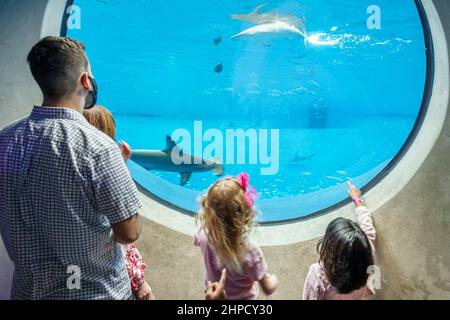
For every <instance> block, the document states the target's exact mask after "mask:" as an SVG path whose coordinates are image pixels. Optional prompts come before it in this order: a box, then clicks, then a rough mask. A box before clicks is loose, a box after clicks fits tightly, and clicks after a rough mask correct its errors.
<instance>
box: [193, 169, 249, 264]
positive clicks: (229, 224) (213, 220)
mask: <svg viewBox="0 0 450 320" xmlns="http://www.w3.org/2000/svg"><path fill="white" fill-rule="evenodd" d="M254 216H255V213H254V210H253V208H252V206H250V204H249V203H248V202H247V200H246V199H245V195H244V190H243V189H242V186H241V185H240V182H239V180H238V179H235V178H225V179H222V180H219V181H218V182H216V183H215V184H213V185H212V186H211V187H210V188H209V189H208V191H207V193H206V195H205V197H204V198H203V200H202V204H201V210H200V213H199V215H198V217H197V218H198V220H199V221H200V224H201V228H202V229H203V230H204V231H205V233H206V235H207V237H208V240H209V242H210V244H211V246H212V247H213V249H214V251H215V253H216V256H217V260H218V261H217V262H218V263H219V265H221V266H223V265H225V266H227V268H230V269H231V270H232V271H235V272H241V271H242V268H241V261H242V258H243V255H244V254H245V248H246V244H245V237H246V235H247V234H248V232H249V231H250V229H251V227H252V224H253V219H254Z"/></svg>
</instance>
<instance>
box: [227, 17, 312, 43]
mask: <svg viewBox="0 0 450 320" xmlns="http://www.w3.org/2000/svg"><path fill="white" fill-rule="evenodd" d="M283 32H285V33H296V34H299V35H302V36H303V33H302V32H301V31H300V30H299V29H297V28H296V27H294V26H292V25H289V24H287V23H286V22H283V21H274V22H271V23H265V24H259V25H256V26H254V27H251V28H248V29H245V30H244V31H242V32H240V33H238V34H235V35H234V36H232V37H231V38H233V39H234V38H238V37H242V36H244V35H255V34H259V33H283Z"/></svg>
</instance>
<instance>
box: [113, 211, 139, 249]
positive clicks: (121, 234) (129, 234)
mask: <svg viewBox="0 0 450 320" xmlns="http://www.w3.org/2000/svg"><path fill="white" fill-rule="evenodd" d="M112 229H113V233H114V240H115V241H116V242H118V243H121V244H131V243H134V242H136V241H137V240H138V239H139V236H140V235H141V224H140V222H139V215H138V214H136V215H134V216H132V217H131V218H128V219H127V220H124V221H122V222H119V223H116V224H113V225H112Z"/></svg>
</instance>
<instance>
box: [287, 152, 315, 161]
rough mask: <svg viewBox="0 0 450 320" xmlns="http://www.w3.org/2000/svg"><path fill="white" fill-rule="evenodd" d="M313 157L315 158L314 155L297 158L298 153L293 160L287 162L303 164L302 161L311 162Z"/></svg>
mask: <svg viewBox="0 0 450 320" xmlns="http://www.w3.org/2000/svg"><path fill="white" fill-rule="evenodd" d="M314 156H315V154H314V153H313V154H311V155H310V156H307V157H302V156H299V155H298V153H297V154H296V155H295V157H294V158H292V159H291V160H289V163H299V162H303V161H306V160H311V159H312V158H314Z"/></svg>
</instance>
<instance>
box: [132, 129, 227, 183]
mask: <svg viewBox="0 0 450 320" xmlns="http://www.w3.org/2000/svg"><path fill="white" fill-rule="evenodd" d="M166 143H167V146H166V148H165V149H164V150H133V151H131V160H132V161H134V162H136V163H137V164H139V165H141V166H142V167H144V168H145V169H147V170H158V171H167V172H178V173H180V174H181V180H180V185H182V186H184V185H185V184H186V183H188V181H189V179H190V178H191V176H192V173H193V172H206V171H213V174H214V175H215V176H221V175H223V172H224V167H223V164H222V163H221V162H220V161H219V160H218V159H213V160H205V159H202V158H198V157H194V156H192V155H189V154H185V153H183V151H182V150H181V149H180V148H179V147H178V146H177V145H176V143H175V142H174V141H173V140H172V138H171V137H169V136H167V137H166ZM174 154H175V155H177V156H179V157H182V158H183V160H184V161H183V163H181V164H175V163H174V161H173V157H172V156H173V155H174ZM186 160H188V161H186Z"/></svg>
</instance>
